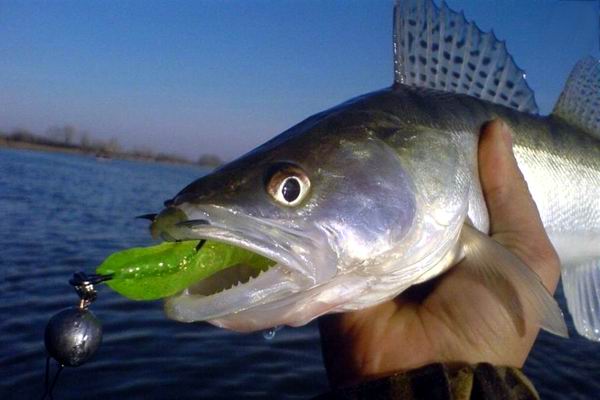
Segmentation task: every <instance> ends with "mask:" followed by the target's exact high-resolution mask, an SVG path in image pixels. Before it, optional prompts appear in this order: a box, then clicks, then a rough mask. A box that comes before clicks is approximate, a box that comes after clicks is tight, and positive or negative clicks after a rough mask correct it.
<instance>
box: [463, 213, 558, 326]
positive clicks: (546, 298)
mask: <svg viewBox="0 0 600 400" xmlns="http://www.w3.org/2000/svg"><path fill="white" fill-rule="evenodd" d="M460 240H461V244H462V246H463V251H464V257H465V258H464V260H463V261H462V263H461V267H462V268H468V269H469V273H470V274H471V276H473V278H474V279H476V280H477V281H479V282H480V283H481V284H483V285H484V286H485V287H486V288H487V289H489V290H490V291H491V292H492V294H493V295H494V296H495V298H497V299H498V300H499V301H500V304H501V305H502V307H504V308H505V310H506V311H507V313H508V315H510V317H511V319H512V323H513V324H515V327H516V329H517V331H518V332H519V333H522V332H524V326H525V321H527V322H529V323H535V324H539V326H540V327H541V328H543V329H545V330H547V331H548V332H551V333H553V334H555V335H558V336H562V337H568V331H567V326H566V324H565V321H564V318H563V314H562V312H561V310H560V308H559V306H558V304H557V303H556V301H555V300H554V298H553V297H552V295H551V294H550V293H549V292H548V290H547V289H546V288H545V287H544V285H543V284H542V282H541V280H540V278H539V277H538V276H537V274H536V273H535V272H533V271H532V270H531V269H530V268H529V267H528V266H527V265H525V263H523V261H521V260H520V259H519V258H518V257H517V256H515V255H514V254H512V253H511V252H510V251H508V250H507V249H505V248H504V247H502V245H500V244H499V243H498V242H496V241H495V240H493V239H492V238H490V237H489V236H487V235H485V234H483V233H481V232H479V231H478V230H476V229H475V228H473V227H471V226H469V225H466V224H465V225H464V227H463V230H462V232H461V237H460Z"/></svg>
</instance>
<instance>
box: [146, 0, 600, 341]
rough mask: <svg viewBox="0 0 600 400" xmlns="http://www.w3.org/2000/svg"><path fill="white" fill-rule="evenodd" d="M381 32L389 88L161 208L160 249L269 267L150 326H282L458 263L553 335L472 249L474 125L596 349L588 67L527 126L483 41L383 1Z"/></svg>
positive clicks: (482, 249)
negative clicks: (506, 142) (232, 251)
mask: <svg viewBox="0 0 600 400" xmlns="http://www.w3.org/2000/svg"><path fill="white" fill-rule="evenodd" d="M394 21H395V24H394V25H395V26H394V55H395V60H394V65H395V81H394V84H393V85H392V87H390V88H388V89H384V90H380V91H376V92H373V93H369V94H366V95H363V96H360V97H357V98H355V99H352V100H350V101H348V102H346V103H343V104H341V105H339V106H336V107H334V108H332V109H330V110H327V111H323V112H321V113H319V114H316V115H314V116H312V117H310V118H308V119H306V120H305V121H303V122H301V123H299V124H298V125H296V126H294V127H292V128H290V129H289V130H287V131H285V132H283V133H282V134H280V135H279V136H277V137H275V138H273V139H272V140H270V141H268V142H267V143H265V144H263V145H261V146H259V147H258V148H256V149H255V150H253V151H251V152H250V153H248V154H246V155H244V156H242V157H241V158H239V159H237V160H235V161H233V162H231V163H229V164H227V165H225V166H223V167H221V168H220V169H218V170H216V171H214V172H212V173H211V174H209V175H207V176H204V177H202V178H200V179H198V180H197V181H195V182H193V183H191V184H190V185H189V186H187V187H186V188H185V189H183V190H182V191H181V192H180V193H179V194H178V195H176V196H175V197H174V198H173V199H172V200H169V201H167V202H166V203H165V210H163V211H162V212H161V214H159V216H158V217H157V218H156V219H155V220H154V222H153V228H152V229H153V231H154V232H155V233H157V234H159V235H161V236H162V237H163V238H165V239H167V240H191V239H210V240H215V241H219V242H225V243H227V244H230V245H233V246H237V247H241V248H244V249H247V250H250V251H252V252H254V253H257V254H259V255H261V256H264V257H267V258H269V259H270V260H273V261H274V263H273V264H274V265H273V266H271V267H270V268H269V269H268V270H266V271H265V272H263V273H262V274H261V275H260V276H258V277H256V278H254V279H251V280H248V281H247V283H243V284H239V285H237V286H234V287H232V288H230V289H227V290H222V288H223V285H222V284H216V283H215V284H214V286H213V285H212V283H211V278H210V277H209V278H206V279H204V280H202V282H199V283H195V284H193V285H191V286H189V287H188V288H186V290H184V291H182V292H180V293H178V294H176V295H174V296H172V297H170V298H168V299H167V300H166V303H165V310H166V313H167V315H168V316H169V317H170V318H173V319H176V320H179V321H187V322H189V321H200V320H207V321H209V322H211V323H213V324H215V325H218V326H222V327H226V328H229V329H234V330H239V331H250V330H257V329H264V328H268V327H271V326H275V325H281V324H287V325H292V326H297V325H302V324H306V323H307V322H309V321H310V320H312V319H314V318H316V317H318V316H320V315H322V314H325V313H330V312H343V311H348V310H355V309H361V308H364V307H369V306H372V305H374V304H377V303H380V302H382V301H385V300H388V299H390V298H393V297H394V296H396V295H398V294H399V293H401V292H402V291H404V290H405V289H407V288H408V287H410V286H411V285H414V284H417V283H420V282H423V281H426V280H429V279H431V278H434V277H435V276H437V275H439V274H441V273H442V272H444V271H445V270H447V269H448V268H450V267H452V266H453V265H455V264H457V263H458V262H459V261H460V260H461V259H463V258H467V259H472V260H474V261H476V262H472V263H468V264H469V265H471V267H470V268H473V269H474V270H473V276H474V277H476V278H475V279H478V280H479V281H480V282H481V283H483V284H485V285H486V286H487V287H488V288H489V290H492V291H494V292H495V293H496V294H497V295H498V296H500V297H501V298H503V299H504V305H505V307H506V308H507V309H508V310H509V311H510V312H511V313H516V314H519V313H522V312H523V310H524V309H527V310H528V313H527V317H528V318H529V320H532V321H533V322H534V323H538V324H540V325H541V326H542V327H543V328H545V329H547V330H549V331H551V332H554V333H556V334H559V335H566V333H567V332H566V327H565V324H564V320H563V317H562V314H561V312H560V310H559V308H558V305H557V304H556V302H555V301H554V299H553V298H552V296H551V295H550V294H549V293H548V292H547V291H546V290H545V288H544V287H543V285H542V284H541V283H540V281H539V279H538V277H537V275H536V274H535V273H534V272H532V271H531V270H529V269H528V268H527V267H526V266H525V265H524V264H523V263H521V262H520V261H519V260H518V259H517V258H516V257H515V256H512V255H511V254H510V253H509V252H508V251H507V250H505V249H504V248H503V247H501V246H500V245H498V244H497V243H496V242H494V241H493V240H491V239H490V238H489V237H488V236H487V235H486V233H487V232H488V229H489V221H488V212H487V209H486V204H485V201H484V198H483V195H482V192H481V187H480V183H479V176H478V169H477V145H478V138H479V132H480V129H481V126H482V125H483V124H484V123H485V122H486V121H490V120H492V119H494V118H501V119H503V120H504V121H506V123H507V124H508V125H510V127H511V128H512V129H513V131H514V132H515V137H514V151H515V155H516V157H517V160H518V163H519V166H520V168H521V169H522V171H523V174H524V175H525V178H526V180H527V183H528V185H529V188H530V190H531V192H532V194H533V197H534V200H535V202H536V204H537V206H538V208H539V210H540V213H541V216H542V219H543V222H544V226H545V228H546V230H547V232H548V234H549V236H550V238H551V240H552V242H553V244H554V245H555V247H556V249H557V251H558V253H559V256H560V258H561V262H562V267H563V268H562V278H563V287H564V292H565V295H566V298H567V301H568V306H569V310H570V312H571V314H572V316H573V319H574V321H575V326H576V328H577V330H578V332H579V333H581V334H582V335H584V336H585V337H587V338H589V339H592V340H600V300H599V295H600V246H598V244H599V243H600V200H599V199H600V64H599V62H598V60H595V59H593V58H591V57H590V58H586V59H584V60H582V61H580V62H579V63H578V64H577V66H576V67H575V69H574V70H573V72H572V74H571V76H570V78H569V79H568V81H567V84H566V87H565V89H564V91H563V93H562V94H561V96H560V99H559V100H558V103H557V104H556V107H555V109H554V111H553V112H552V114H550V115H548V116H540V115H538V113H537V106H536V102H535V99H534V95H533V92H532V91H531V89H530V88H529V86H528V85H527V83H526V81H525V78H524V73H523V71H522V70H520V69H519V68H518V67H517V66H516V65H515V63H514V61H513V59H512V57H511V56H510V55H509V54H508V53H507V51H506V48H505V45H504V43H503V42H500V41H498V40H497V39H496V37H495V36H494V35H493V34H492V33H484V32H482V31H480V30H479V29H478V28H477V26H476V25H474V24H473V23H470V22H468V21H466V20H465V18H464V17H463V16H462V15H461V14H458V13H456V12H454V11H452V10H450V9H448V8H447V7H446V5H445V4H442V5H441V7H440V8H438V7H437V6H436V5H435V4H434V3H433V2H432V1H431V0H425V1H418V0H407V1H399V2H397V4H396V7H395V14H394ZM174 216H176V217H174ZM238 267H239V266H237V267H232V268H238ZM231 276H239V274H237V273H236V274H231ZM236 279H238V278H236ZM230 283H231V284H232V285H233V284H234V283H237V282H230ZM495 283H502V285H495ZM506 283H508V285H507V284H506ZM226 286H228V285H226ZM200 287H201V289H199V288H200ZM211 288H212V289H211ZM475 306H476V305H474V307H475Z"/></svg>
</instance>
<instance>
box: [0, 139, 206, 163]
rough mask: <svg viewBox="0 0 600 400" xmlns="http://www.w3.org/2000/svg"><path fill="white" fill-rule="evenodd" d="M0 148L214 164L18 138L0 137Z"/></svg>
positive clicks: (155, 161) (138, 159) (116, 158)
mask: <svg viewBox="0 0 600 400" xmlns="http://www.w3.org/2000/svg"><path fill="white" fill-rule="evenodd" d="M0 148H8V149H17V150H32V151H39V152H46V153H62V154H76V155H82V156H87V157H92V158H96V159H100V160H107V161H110V160H127V161H141V162H150V163H159V164H170V165H173V164H175V165H192V166H197V167H201V168H215V167H216V166H214V165H202V164H198V163H194V162H192V161H185V160H159V159H156V158H153V157H141V156H136V155H133V154H127V153H112V154H106V153H102V152H95V151H93V150H85V149H82V148H81V147H76V146H73V147H69V146H61V145H48V144H42V143H32V142H25V141H19V140H10V139H6V138H3V137H0Z"/></svg>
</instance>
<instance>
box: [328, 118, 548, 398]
mask: <svg viewBox="0 0 600 400" xmlns="http://www.w3.org/2000/svg"><path fill="white" fill-rule="evenodd" d="M479 174H480V178H481V185H482V189H483V193H484V196H485V200H486V204H487V206H488V211H489V214H490V235H491V237H492V238H493V239H494V240H496V241H497V242H498V243H500V244H501V245H503V246H504V247H505V248H506V249H508V250H509V251H511V252H512V253H513V254H515V255H516V256H517V257H519V258H520V259H521V260H522V261H523V262H524V263H525V264H526V265H527V266H529V267H530V268H531V269H532V270H533V271H535V272H536V273H537V274H538V275H539V277H540V279H541V281H542V283H543V284H544V285H545V286H546V288H547V289H548V290H549V291H550V292H551V293H553V292H554V290H555V289H556V285H557V284H558V279H559V276H560V269H559V260H558V256H557V255H556V252H555V251H554V248H553V247H552V245H551V243H550V241H549V239H548V236H547V235H546V232H545V231H544V228H543V225H542V222H541V219H540V216H539V213H538V211H537V208H536V206H535V203H534V202H533V199H532V198H531V194H530V193H529V190H528V188H527V184H526V182H525V180H524V178H523V175H522V174H521V172H520V170H519V168H518V165H517V162H516V160H515V158H514V155H513V152H512V141H511V133H510V131H509V128H508V127H507V125H506V124H505V123H504V122H502V121H500V120H495V121H493V122H491V123H489V124H487V125H486V126H485V127H484V128H483V132H482V135H481V138H480V141H479ZM463 263H464V261H463V262H461V263H459V264H458V265H456V266H454V267H452V268H451V269H450V270H449V271H448V272H446V273H445V274H443V275H442V276H440V277H437V278H435V279H433V280H431V281H429V282H425V283H424V284H421V285H417V286H414V287H412V288H410V289H408V290H407V291H405V292H404V293H402V294H401V295H399V296H398V297H396V298H395V299H393V300H390V301H387V302H385V303H382V304H379V305H377V306H374V307H371V308H368V309H364V310H359V311H355V312H349V313H344V314H332V315H326V316H324V317H321V318H320V320H319V328H320V331H321V342H322V348H323V357H324V362H325V367H326V369H327V374H328V377H329V380H330V383H331V384H332V386H333V387H339V386H345V385H350V384H355V383H359V382H362V381H365V380H369V379H373V378H377V377H381V376H386V375H390V374H392V373H395V372H402V371H407V370H411V369H415V368H418V367H421V366H424V365H427V364H430V363H434V362H465V363H469V364H475V363H479V362H488V363H491V364H494V365H503V366H513V367H522V365H523V363H524V362H525V360H526V358H527V355H528V354H529V352H530V350H531V347H532V346H533V343H534V341H535V338H536V336H537V334H538V332H539V327H538V326H537V325H533V324H527V323H525V327H524V330H523V331H521V332H518V331H517V330H516V329H515V328H514V326H511V325H510V324H504V323H503V320H501V319H502V318H504V317H505V316H504V314H502V313H501V312H499V310H500V307H502V306H501V304H500V301H499V300H498V299H497V298H496V297H494V296H493V294H492V293H490V291H488V290H486V289H485V288H484V287H482V286H481V285H477V284H476V283H475V282H474V281H473V279H472V277H471V275H470V273H469V271H468V268H464V265H463V268H461V264H463ZM482 319H485V321H482ZM470 327H477V329H470Z"/></svg>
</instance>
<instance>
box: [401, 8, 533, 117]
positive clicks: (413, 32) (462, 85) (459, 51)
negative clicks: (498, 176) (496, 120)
mask: <svg viewBox="0 0 600 400" xmlns="http://www.w3.org/2000/svg"><path fill="white" fill-rule="evenodd" d="M394 56H395V59H394V66H395V82H396V84H403V85H409V86H417V87H424V88H429V89H436V90H441V91H445V92H452V93H463V94H468V95H470V96H473V97H477V98H480V99H483V100H487V101H491V102H493V103H496V104H501V105H504V106H507V107H511V108H514V109H516V110H519V111H524V112H529V113H534V114H535V113H537V112H538V108H537V105H536V102H535V97H534V95H533V91H532V90H531V89H530V88H529V86H528V85H527V82H526V81H525V73H524V72H523V70H522V69H520V68H519V67H517V66H516V64H515V62H514V60H513V58H512V57H511V55H510V54H508V52H507V51H506V45H505V43H504V42H501V41H499V40H498V39H497V38H496V36H495V35H494V34H493V33H490V32H487V33H484V32H482V31H481V30H480V29H479V28H478V27H477V25H475V24H474V23H472V22H468V21H467V20H466V19H465V17H464V15H463V14H459V13H457V12H455V11H452V10H450V9H449V8H448V7H447V6H446V4H445V3H442V5H441V8H438V7H437V6H436V5H435V4H434V3H433V1H432V0H396V6H395V9H394Z"/></svg>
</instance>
